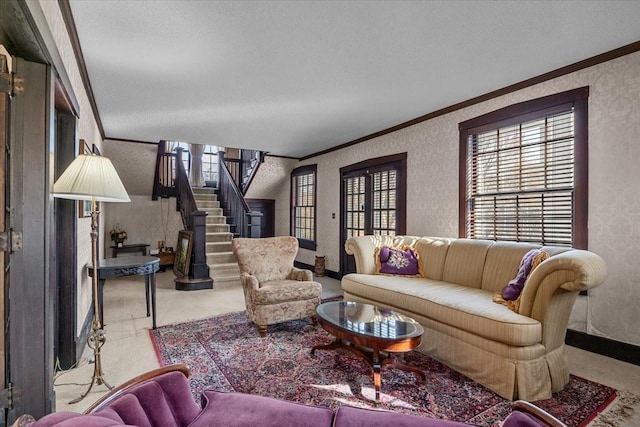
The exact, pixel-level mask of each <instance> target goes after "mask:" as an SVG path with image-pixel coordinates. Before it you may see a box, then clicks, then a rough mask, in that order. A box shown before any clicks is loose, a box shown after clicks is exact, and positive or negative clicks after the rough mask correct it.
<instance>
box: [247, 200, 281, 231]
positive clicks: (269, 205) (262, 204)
mask: <svg viewBox="0 0 640 427" xmlns="http://www.w3.org/2000/svg"><path fill="white" fill-rule="evenodd" d="M247 204H248V205H249V208H250V209H251V210H252V211H256V212H260V213H261V214H262V218H261V221H260V237H273V236H275V235H276V234H275V233H276V217H275V210H276V201H275V200H273V199H247Z"/></svg>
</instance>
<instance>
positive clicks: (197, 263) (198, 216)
mask: <svg viewBox="0 0 640 427" xmlns="http://www.w3.org/2000/svg"><path fill="white" fill-rule="evenodd" d="M207 215H208V213H207V212H206V211H194V212H192V213H191V222H192V227H193V255H194V256H193V265H192V269H191V271H192V276H193V278H194V279H204V278H208V277H209V266H208V265H207Z"/></svg>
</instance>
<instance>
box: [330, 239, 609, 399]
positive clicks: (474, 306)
mask: <svg viewBox="0 0 640 427" xmlns="http://www.w3.org/2000/svg"><path fill="white" fill-rule="evenodd" d="M405 245H406V246H407V247H408V248H411V249H412V250H413V251H414V252H415V253H416V254H417V257H418V261H419V264H420V272H419V274H420V275H419V277H403V276H398V275H382V274H376V271H377V269H378V270H379V265H378V267H376V254H377V252H376V248H383V247H402V246H405ZM534 248H538V249H540V250H542V251H544V252H546V254H548V256H549V257H548V259H546V260H545V261H543V262H542V263H541V264H540V265H538V266H537V267H536V268H535V269H534V270H532V271H531V273H530V274H529V275H528V277H527V279H526V282H525V284H524V289H523V290H522V293H521V295H520V299H519V303H520V304H519V308H518V311H517V312H515V311H513V310H512V309H510V308H508V307H507V306H505V305H501V304H498V303H496V302H494V301H493V299H494V295H496V293H499V292H500V291H501V290H502V288H503V287H504V286H505V285H507V283H508V282H509V281H510V280H512V279H513V278H514V276H515V275H516V273H517V272H518V270H519V266H520V263H521V261H522V258H523V256H524V255H525V254H527V252H529V251H530V250H531V249H534ZM345 249H346V252H347V253H348V254H352V255H354V257H355V261H356V270H357V272H356V273H352V274H347V275H345V276H344V277H343V278H342V289H343V291H344V298H345V300H347V301H359V302H365V303H370V304H374V305H378V306H381V307H386V308H391V309H394V310H396V311H399V312H401V313H404V314H406V315H409V316H411V317H413V318H414V319H416V320H417V321H419V322H420V323H421V324H422V326H423V327H424V329H425V333H424V335H423V338H422V344H421V346H420V347H419V350H420V351H422V352H424V353H426V354H429V355H430V356H432V357H434V358H435V359H437V360H440V361H441V362H443V363H445V364H446V365H448V366H450V367H451V368H453V369H455V370H457V371H459V372H460V373H462V374H464V375H466V376H468V377H470V378H471V379H473V380H475V381H477V382H479V383H480V384H483V385H484V386H486V387H488V388H490V389H491V390H493V391H495V392H496V393H498V394H499V395H501V396H503V397H505V398H507V399H516V398H517V399H522V400H528V401H534V400H539V399H546V398H549V397H550V396H551V393H552V392H556V391H559V390H561V389H563V388H564V386H565V385H566V384H567V383H568V381H569V369H568V366H567V360H566V356H565V351H564V338H565V333H566V329H567V323H568V320H569V315H570V313H571V309H572V307H573V304H574V302H575V300H576V298H577V297H578V294H579V292H580V291H582V290H586V289H590V288H593V287H594V286H598V285H599V284H601V283H602V282H603V280H604V278H605V275H606V265H605V262H604V261H603V260H602V258H601V257H599V256H598V255H596V254H594V253H592V252H589V251H584V250H576V249H571V248H563V247H542V248H541V247H540V246H536V245H532V244H527V243H516V242H494V241H487V240H470V239H455V238H438V237H416V236H396V237H392V236H379V235H376V236H359V237H352V238H350V239H348V240H347V242H346V243H345ZM378 250H379V249H378ZM546 254H545V255H546Z"/></svg>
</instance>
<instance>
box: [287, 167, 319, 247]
mask: <svg viewBox="0 0 640 427" xmlns="http://www.w3.org/2000/svg"><path fill="white" fill-rule="evenodd" d="M316 171H317V165H309V166H302V167H299V168H297V169H294V170H293V171H292V172H291V234H292V235H293V236H295V237H297V238H298V244H299V246H300V247H301V248H305V249H311V250H315V249H316Z"/></svg>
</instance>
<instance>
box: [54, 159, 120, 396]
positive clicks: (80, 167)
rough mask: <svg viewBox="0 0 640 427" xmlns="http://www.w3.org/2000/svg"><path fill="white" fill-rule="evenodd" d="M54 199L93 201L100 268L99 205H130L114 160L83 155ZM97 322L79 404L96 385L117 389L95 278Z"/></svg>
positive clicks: (93, 326) (93, 254)
mask: <svg viewBox="0 0 640 427" xmlns="http://www.w3.org/2000/svg"><path fill="white" fill-rule="evenodd" d="M53 196H54V197H59V198H62V199H72V200H90V201H91V263H92V265H93V266H94V268H97V266H98V265H99V264H98V215H100V212H99V211H98V207H97V204H96V202H130V201H131V199H129V195H128V194H127V190H126V189H125V188H124V185H122V181H120V177H119V176H118V173H117V172H116V170H115V168H114V167H113V164H112V163H111V160H109V159H108V158H106V157H102V156H98V155H95V154H81V155H79V156H78V157H76V158H75V159H74V160H73V162H71V164H70V165H69V167H67V169H65V171H64V172H63V173H62V175H60V178H58V180H57V181H56V182H55V184H53ZM92 298H93V322H92V323H91V332H90V333H89V336H88V337H87V344H88V345H89V347H90V348H92V349H93V355H94V369H93V377H92V378H91V383H90V384H89V388H88V389H87V391H86V392H85V393H84V394H82V395H81V396H80V397H78V398H77V399H75V400H73V401H71V402H69V403H70V404H73V403H77V402H79V401H81V400H82V399H84V398H85V397H86V396H87V395H88V394H89V392H90V391H91V388H92V387H93V385H94V384H98V385H100V384H104V385H105V386H106V387H107V388H109V389H111V388H113V387H112V386H110V385H109V384H108V383H107V382H106V381H105V380H104V378H103V376H104V375H103V373H102V363H101V359H100V348H101V347H102V346H103V345H104V343H105V336H104V330H103V329H102V319H101V318H100V311H99V307H98V275H97V274H94V275H93V282H92Z"/></svg>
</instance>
